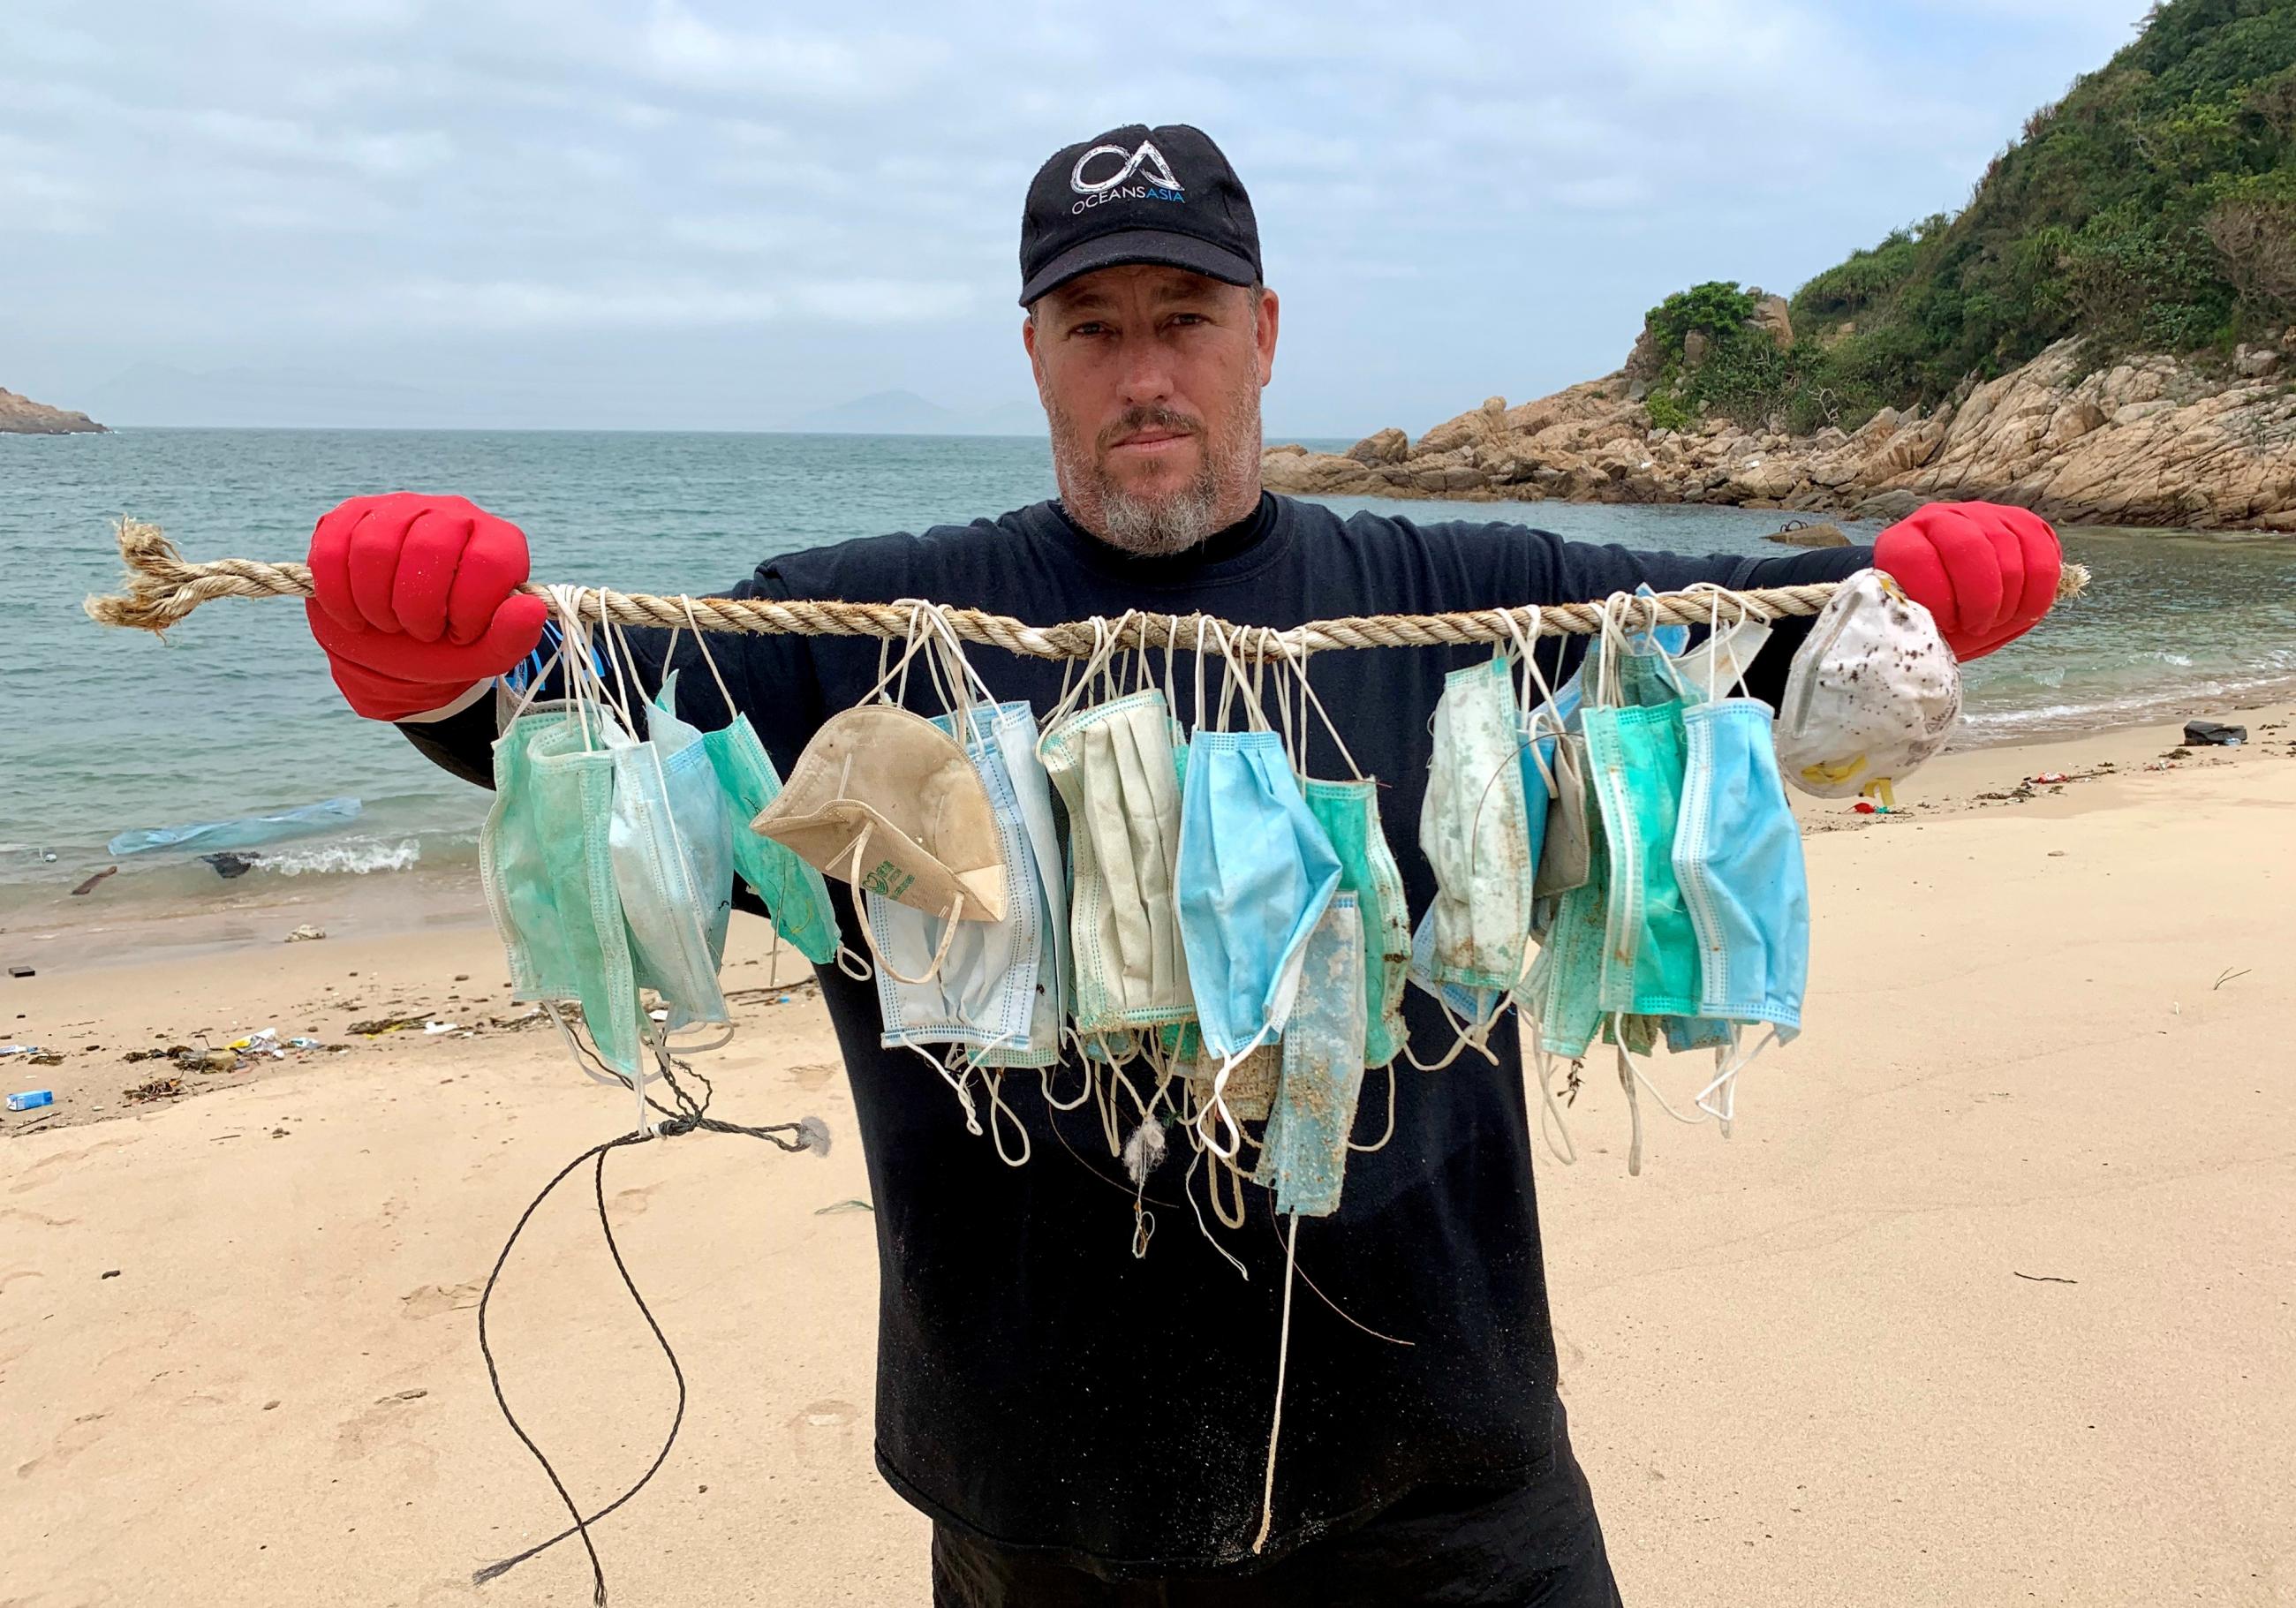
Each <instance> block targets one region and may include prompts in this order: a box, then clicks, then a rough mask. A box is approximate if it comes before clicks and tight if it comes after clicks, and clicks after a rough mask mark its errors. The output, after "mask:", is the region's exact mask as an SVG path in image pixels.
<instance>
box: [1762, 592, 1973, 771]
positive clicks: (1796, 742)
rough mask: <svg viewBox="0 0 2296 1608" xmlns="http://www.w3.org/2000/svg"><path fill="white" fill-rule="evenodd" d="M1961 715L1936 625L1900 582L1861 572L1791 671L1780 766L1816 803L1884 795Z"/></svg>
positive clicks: (1783, 705)
mask: <svg viewBox="0 0 2296 1608" xmlns="http://www.w3.org/2000/svg"><path fill="white" fill-rule="evenodd" d="M1960 718H1961V667H1960V666H1959V665H1958V664H1956V663H1955V662H1954V657H1953V651H1952V650H1951V649H1949V648H1948V647H1947V646H1946V645H1945V639H1944V638H1943V637H1941V636H1939V635H1938V628H1937V622H1936V621H1935V620H1934V619H1931V618H1930V611H1928V610H1927V609H1925V608H1923V607H1922V605H1921V604H1919V603H1915V601H1914V600H1913V599H1912V598H1910V597H1907V595H1905V593H1903V592H1902V591H1900V590H1899V589H1898V583H1897V582H1895V581H1893V580H1891V579H1890V578H1889V577H1888V576H1886V575H1884V574H1882V572H1881V571H1880V570H1860V571H1859V572H1858V573H1857V574H1856V575H1854V576H1852V577H1850V578H1849V579H1848V580H1846V581H1843V582H1842V583H1841V587H1840V589H1839V590H1837V591H1836V592H1835V593H1834V595H1833V597H1832V598H1831V599H1829V600H1828V601H1827V603H1826V605H1825V609H1824V610H1823V611H1820V612H1819V614H1818V617H1817V619H1816V623H1815V624H1814V625H1813V626H1812V627H1811V628H1810V633H1809V637H1808V640H1807V641H1805V642H1804V643H1803V644H1801V648H1800V651H1799V652H1796V653H1795V654H1794V658H1793V665H1792V668H1791V669H1788V670H1787V672H1786V690H1785V697H1784V700H1783V701H1781V702H1780V704H1779V706H1778V718H1777V751H1778V768H1779V770H1780V771H1781V772H1783V773H1784V776H1785V779H1786V780H1787V781H1788V782H1790V783H1792V784H1793V785H1794V786H1796V787H1799V788H1800V789H1801V790H1802V792H1806V793H1808V794H1810V795H1811V796H1812V797H1814V798H1820V799H1844V798H1848V797H1849V796H1850V795H1851V794H1853V793H1861V792H1883V793H1886V792H1887V790H1888V787H1889V784H1890V783H1892V782H1895V781H1898V780H1899V779H1900V778H1902V777H1905V776H1907V775H1912V774H1913V772H1914V771H1915V768H1916V767H1919V766H1920V765H1921V764H1922V762H1923V760H1925V759H1929V758H1930V756H1931V755H1932V754H1934V753H1936V752H1937V751H1938V750H1939V749H1941V748H1943V747H1944V746H1945V742H1946V739H1947V737H1948V736H1949V735H1951V734H1952V732H1953V727H1954V723H1955V722H1956V720H1958V719H1960ZM1883 801H1884V802H1887V799H1886V798H1885V799H1884V800H1883Z"/></svg>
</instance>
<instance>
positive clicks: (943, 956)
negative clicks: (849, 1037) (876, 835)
mask: <svg viewBox="0 0 2296 1608" xmlns="http://www.w3.org/2000/svg"><path fill="white" fill-rule="evenodd" d="M875 830H876V825H875V824H874V823H873V822H864V823H863V824H862V827H861V830H860V832H859V833H858V834H857V835H856V836H855V838H854V840H853V854H852V858H851V860H850V862H849V866H848V869H849V872H850V873H851V874H850V875H849V876H847V877H846V879H845V881H846V883H847V885H848V886H849V887H850V888H851V889H852V890H853V904H854V908H855V914H856V915H858V916H859V918H860V922H861V941H862V942H863V943H865V944H867V945H868V946H869V953H870V955H871V956H873V957H874V958H875V960H876V962H877V970H879V971H880V972H883V973H884V974H885V975H886V976H888V977H890V978H891V979H892V980H894V981H895V982H905V983H906V984H908V985H909V986H910V987H911V988H913V989H921V988H922V987H924V986H925V985H926V984H927V983H929V982H931V981H932V980H934V979H935V978H937V977H939V975H940V968H941V964H942V963H943V962H944V961H946V960H947V959H948V947H949V945H950V944H951V943H952V942H953V941H955V938H956V923H959V922H960V921H963V920H964V891H963V890H958V893H957V896H956V902H955V905H953V906H952V907H950V909H949V913H948V915H947V919H946V920H945V921H944V922H943V923H942V924H941V931H940V947H939V948H937V949H935V950H934V951H933V957H932V964H931V965H929V966H927V967H926V968H925V969H924V973H923V975H922V976H919V977H904V976H903V975H901V973H900V972H897V971H895V970H894V969H893V965H892V963H891V962H890V961H889V960H887V959H886V958H885V952H884V951H883V950H882V949H881V948H878V947H877V935H876V934H875V933H874V932H873V931H870V923H869V911H868V907H866V906H865V905H863V904H862V902H861V896H862V891H863V890H862V887H861V856H862V854H863V853H864V852H865V850H866V849H867V847H868V843H869V834H870V833H873V832H874V831H875Z"/></svg>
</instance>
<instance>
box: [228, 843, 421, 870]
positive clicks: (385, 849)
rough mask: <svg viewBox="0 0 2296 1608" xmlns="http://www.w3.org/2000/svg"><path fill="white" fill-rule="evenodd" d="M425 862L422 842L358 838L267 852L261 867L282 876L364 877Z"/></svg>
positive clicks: (260, 862) (407, 868)
mask: <svg viewBox="0 0 2296 1608" xmlns="http://www.w3.org/2000/svg"><path fill="white" fill-rule="evenodd" d="M421 863H422V840H421V839H420V838H403V839H401V840H399V841H398V842H395V843H392V842H384V841H379V840H376V839H373V838H364V839H358V838H355V839H350V840H348V841H340V842H332V843H315V844H313V845H311V846H310V847H308V848H307V849H287V850H284V851H276V850H275V851H271V852H267V853H266V854H265V855H264V857H263V858H262V859H261V860H260V861H259V862H258V866H259V868H260V869H262V870H263V871H266V872H268V873H271V874H275V875H279V876H365V875H368V874H372V873H374V872H378V871H412V870H413V869H414V867H415V866H417V865H419V864H421Z"/></svg>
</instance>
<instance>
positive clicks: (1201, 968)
mask: <svg viewBox="0 0 2296 1608" xmlns="http://www.w3.org/2000/svg"><path fill="white" fill-rule="evenodd" d="M1176 880H1177V890H1178V898H1179V906H1180V941H1181V947H1182V948H1183V950H1184V952H1185V955H1186V956H1187V963H1188V982H1189V986H1190V988H1191V989H1192V991H1193V994H1194V996H1195V1002H1196V1017H1197V1021H1198V1023H1199V1024H1200V1026H1201V1031H1202V1035H1203V1045H1204V1049H1205V1052H1206V1053H1207V1054H1210V1055H1217V1056H1218V1057H1219V1058H1220V1060H1221V1064H1222V1072H1221V1073H1220V1074H1219V1075H1218V1076H1216V1078H1215V1080H1214V1081H1215V1094H1214V1096H1213V1098H1212V1100H1211V1101H1210V1103H1209V1105H1208V1108H1207V1120H1208V1121H1210V1120H1211V1119H1214V1118H1219V1119H1225V1126H1226V1129H1227V1131H1228V1139H1227V1142H1226V1147H1225V1148H1222V1147H1221V1144H1220V1142H1219V1140H1218V1138H1217V1137H1216V1136H1214V1135H1213V1134H1209V1133H1208V1134H1207V1135H1206V1142H1207V1143H1208V1144H1210V1145H1211V1146H1212V1148H1213V1150H1214V1152H1215V1153H1217V1154H1218V1155H1220V1156H1222V1157H1223V1158H1225V1157H1228V1156H1233V1155H1234V1153H1235V1144H1236V1141H1237V1139H1238V1138H1239V1137H1240V1130H1238V1129H1237V1128H1236V1127H1235V1123H1234V1118H1233V1117H1232V1116H1229V1115H1228V1114H1227V1112H1226V1107H1225V1106H1224V1105H1223V1104H1222V1103H1221V1102H1220V1099H1219V1097H1218V1091H1220V1090H1221V1089H1224V1087H1225V1081H1226V1072H1227V1071H1232V1070H1233V1067H1234V1063H1235V1062H1237V1061H1240V1060H1241V1059H1242V1057H1243V1055H1244V1054H1247V1053H1249V1052H1250V1051H1251V1050H1252V1049H1253V1048H1255V1047H1257V1046H1259V1045H1261V1044H1264V1043H1266V1042H1267V1041H1268V1040H1270V1039H1272V1038H1275V1037H1276V1036H1277V1035H1278V1034H1280V1033H1281V1032H1282V1031H1283V1024H1284V1022H1285V1021H1286V1020H1287V1019H1288V1018H1289V1017H1290V1015H1291V1013H1292V1002H1293V1000H1294V999H1295V998H1296V997H1297V995H1298V992H1299V988H1300V968H1301V966H1302V964H1304V962H1305V958H1306V951H1307V947H1308V935H1309V934H1310V933H1311V932H1313V931H1314V930H1315V926H1316V922H1317V921H1318V920H1320V919H1321V918H1322V916H1323V914H1324V907H1326V906H1327V905H1329V904H1330V903H1331V898H1332V895H1333V893H1334V892H1336V891H1337V890H1338V888H1339V883H1340V858H1339V855H1338V853H1337V851H1336V850H1334V849H1333V847H1332V843H1331V840H1330V838H1329V837H1327V836H1326V835H1325V834H1324V829H1323V827H1322V826H1321V825H1318V824H1317V823H1316V817H1315V816H1314V815H1313V814H1312V813H1311V812H1310V811H1309V810H1308V801H1307V800H1306V798H1305V797H1304V796H1303V795H1302V794H1301V792H1300V782H1299V778H1298V777H1297V776H1296V775H1294V774H1293V772H1292V764H1291V761H1290V759H1288V758H1287V757H1286V755H1285V753H1284V751H1283V742H1282V741H1281V740H1280V739H1279V738H1278V737H1277V735H1276V734H1275V733H1274V732H1272V731H1239V732H1208V731H1202V730H1199V731H1197V733H1196V734H1195V736H1194V738H1193V741H1192V742H1191V743H1190V745H1189V755H1188V780H1187V786H1186V789H1185V793H1184V795H1183V797H1182V800H1181V807H1180V853H1179V860H1178V866H1177V877H1176ZM1212 1125H1213V1126H1214V1127H1217V1126H1219V1124H1218V1123H1217V1122H1214V1123H1213V1124H1212Z"/></svg>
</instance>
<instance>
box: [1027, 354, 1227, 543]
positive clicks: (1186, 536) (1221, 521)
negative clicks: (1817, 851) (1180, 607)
mask: <svg viewBox="0 0 2296 1608" xmlns="http://www.w3.org/2000/svg"><path fill="white" fill-rule="evenodd" d="M1225 400H1226V401H1227V402H1228V403H1229V404H1230V406H1227V407H1226V408H1224V409H1223V410H1222V411H1223V412H1224V413H1225V414H1226V417H1227V419H1228V421H1229V423H1227V424H1226V426H1225V427H1224V428H1218V429H1214V428H1209V427H1207V425H1206V424H1205V422H1204V421H1203V420H1201V419H1197V418H1193V417H1191V416H1189V415H1188V414H1184V413H1180V412H1178V411H1177V410H1176V409H1173V408H1169V407H1160V406H1144V407H1132V408H1127V409H1126V410H1125V412H1124V414H1123V416H1122V417H1120V418H1119V419H1118V420H1117V421H1116V422H1115V423H1112V424H1111V425H1109V426H1108V428H1107V429H1105V430H1103V431H1101V432H1100V435H1099V436H1098V438H1097V439H1094V440H1091V441H1087V440H1085V439H1083V434H1084V432H1083V431H1081V430H1080V429H1079V428H1078V425H1077V423H1076V421H1075V420H1074V419H1073V418H1072V417H1070V415H1069V414H1067V413H1066V412H1065V411H1064V410H1063V409H1062V407H1061V406H1060V405H1059V404H1058V403H1056V402H1054V401H1053V400H1051V399H1050V398H1047V399H1046V404H1045V412H1046V417H1047V419H1048V421H1049V423H1050V424H1051V426H1052V437H1053V471H1054V474H1055V476H1056V477H1057V478H1058V479H1059V481H1060V488H1061V500H1062V502H1063V503H1064V504H1065V505H1067V507H1068V510H1069V513H1070V515H1072V516H1073V517H1074V518H1075V520H1076V521H1077V522H1078V524H1080V525H1082V526H1083V527H1084V528H1085V529H1087V530H1088V531H1090V532H1091V533H1092V534H1093V535H1095V536H1096V537H1099V538H1100V539H1101V540H1103V541H1104V542H1106V543H1107V544H1108V545H1109V546H1111V547H1115V548H1118V549H1119V550H1121V551H1123V552H1126V553H1131V554H1138V555H1139V556H1141V557H1144V558H1163V557H1169V556H1171V555H1172V554H1178V553H1185V552H1186V551H1188V549H1190V548H1191V547H1195V546H1201V544H1202V542H1203V540H1204V538H1205V537H1209V536H1210V535H1211V534H1212V533H1213V532H1214V531H1216V530H1218V529H1221V528H1222V527H1224V526H1226V525H1227V524H1229V523H1231V522H1233V521H1234V520H1235V519H1239V518H1241V517H1242V515H1243V514H1244V513H1249V512H1250V509H1249V508H1248V507H1245V508H1240V509H1239V508H1237V506H1236V505H1239V504H1242V502H1244V500H1245V498H1246V496H1247V495H1248V494H1249V493H1251V492H1252V491H1255V490H1257V489H1258V487H1259V385H1258V383H1257V381H1256V380H1255V379H1253V378H1251V377H1250V376H1247V381H1246V383H1245V384H1244V385H1243V386H1242V387H1239V388H1238V392H1237V394H1236V395H1234V396H1232V397H1230V398H1225ZM1144 430H1166V431H1180V432H1185V433H1186V434H1189V435H1193V436H1194V437H1195V438H1196V439H1197V440H1198V442H1199V443H1200V445H1201V454H1200V458H1201V461H1200V462H1199V463H1198V464H1197V466H1196V472H1195V473H1194V474H1193V475H1192V476H1190V477H1189V479H1188V480H1187V483H1186V484H1185V485H1182V486H1177V487H1175V488H1172V489H1171V490H1169V491H1166V492H1161V493H1159V494H1157V495H1155V496H1140V495H1138V494H1137V493H1135V492H1132V491H1129V490H1127V489H1126V488H1124V487H1123V486H1122V485H1120V484H1119V482H1118V481H1117V480H1116V477H1115V476H1113V475H1111V474H1110V473H1109V472H1108V471H1107V470H1106V469H1104V468H1103V467H1102V462H1101V457H1102V455H1103V453H1105V452H1106V451H1107V450H1108V449H1109V447H1112V446H1113V445H1114V444H1115V443H1116V442H1117V441H1118V440H1119V439H1121V438H1122V437H1125V436H1128V435H1131V434H1133V433H1135V432H1136V431H1144Z"/></svg>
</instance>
